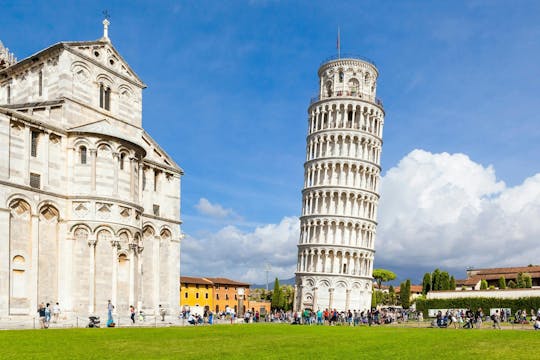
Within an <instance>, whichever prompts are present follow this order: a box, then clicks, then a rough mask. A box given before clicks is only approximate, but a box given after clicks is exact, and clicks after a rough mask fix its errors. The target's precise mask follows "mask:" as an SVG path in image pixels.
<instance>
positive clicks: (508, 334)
mask: <svg viewBox="0 0 540 360" xmlns="http://www.w3.org/2000/svg"><path fill="white" fill-rule="evenodd" d="M538 344H540V331H537V332H535V331H522V330H502V331H496V330H491V329H483V330H463V329H458V330H455V329H424V328H397V327H372V328H368V327H360V328H358V327H357V328H352V327H329V326H324V327H322V326H321V327H317V326H291V325H278V324H250V325H235V326H227V325H217V326H204V327H202V326H201V327H179V328H152V329H148V328H146V329H140V328H131V329H130V328H118V329H66V330H53V329H50V330H17V331H0V359H2V360H4V359H126V360H128V359H129V360H131V359H167V358H170V359H318V360H325V359H367V358H374V359H472V358H476V359H538V358H540V355H538Z"/></svg>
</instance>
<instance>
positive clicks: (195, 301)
mask: <svg viewBox="0 0 540 360" xmlns="http://www.w3.org/2000/svg"><path fill="white" fill-rule="evenodd" d="M180 306H181V307H184V306H189V307H190V308H193V307H201V308H202V309H210V310H213V309H214V284H213V283H212V281H210V280H208V279H206V278H200V277H191V276H181V277H180Z"/></svg>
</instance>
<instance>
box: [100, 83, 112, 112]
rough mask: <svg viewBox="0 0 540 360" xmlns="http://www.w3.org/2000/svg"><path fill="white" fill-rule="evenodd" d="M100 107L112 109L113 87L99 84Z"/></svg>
mask: <svg viewBox="0 0 540 360" xmlns="http://www.w3.org/2000/svg"><path fill="white" fill-rule="evenodd" d="M99 107H100V108H102V109H105V110H110V109H111V89H110V88H109V87H106V86H105V85H103V84H100V85H99Z"/></svg>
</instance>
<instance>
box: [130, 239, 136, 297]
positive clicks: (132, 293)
mask: <svg viewBox="0 0 540 360" xmlns="http://www.w3.org/2000/svg"><path fill="white" fill-rule="evenodd" d="M129 249H130V251H131V259H130V260H129V303H130V304H134V303H135V260H136V257H137V244H134V243H131V244H129Z"/></svg>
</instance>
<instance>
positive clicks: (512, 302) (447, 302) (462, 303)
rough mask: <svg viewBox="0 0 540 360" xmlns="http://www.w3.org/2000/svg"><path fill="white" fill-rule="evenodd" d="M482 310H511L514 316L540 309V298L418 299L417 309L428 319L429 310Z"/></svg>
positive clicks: (487, 311) (485, 311) (486, 311)
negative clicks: (520, 312)
mask: <svg viewBox="0 0 540 360" xmlns="http://www.w3.org/2000/svg"><path fill="white" fill-rule="evenodd" d="M480 307H481V308H482V309H483V310H484V313H489V309H496V308H510V309H512V314H514V313H515V312H516V311H518V310H520V309H521V310H526V311H527V313H529V312H530V311H531V310H532V309H535V310H537V309H540V297H524V298H518V299H497V298H482V297H475V298H455V299H416V309H417V310H418V311H422V312H423V313H424V316H426V317H427V315H428V310H429V309H472V310H476V309H478V308H480Z"/></svg>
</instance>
